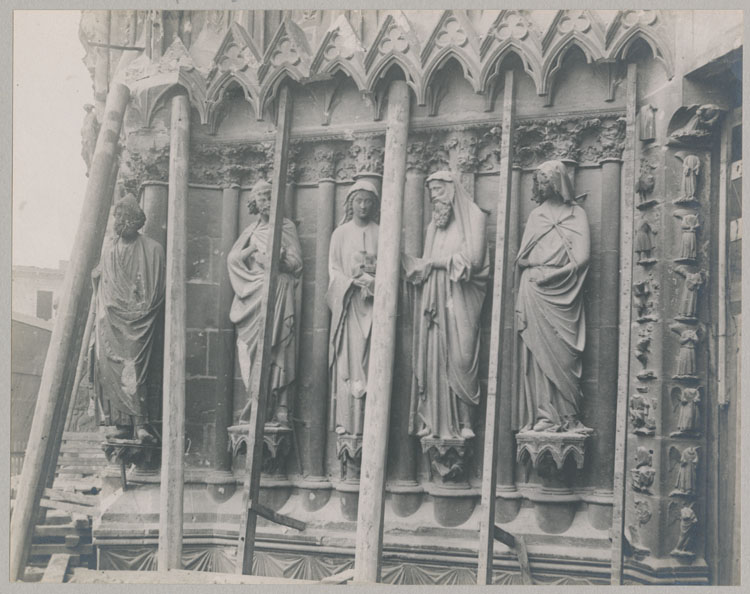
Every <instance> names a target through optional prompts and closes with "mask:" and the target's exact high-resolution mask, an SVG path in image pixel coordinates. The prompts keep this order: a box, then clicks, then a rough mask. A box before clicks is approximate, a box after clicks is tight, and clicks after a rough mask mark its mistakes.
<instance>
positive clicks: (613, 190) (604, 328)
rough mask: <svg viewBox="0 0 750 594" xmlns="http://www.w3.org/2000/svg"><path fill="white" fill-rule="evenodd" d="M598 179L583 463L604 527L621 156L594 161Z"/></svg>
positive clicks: (612, 420)
mask: <svg viewBox="0 0 750 594" xmlns="http://www.w3.org/2000/svg"><path fill="white" fill-rule="evenodd" d="M600 165H601V176H602V177H601V179H602V192H601V196H602V199H601V200H602V202H601V221H600V228H601V248H600V252H599V253H600V256H599V257H600V262H601V270H600V274H599V283H598V284H599V290H598V295H597V300H598V303H599V311H600V312H601V315H600V326H599V345H598V346H599V348H598V351H599V352H598V366H599V369H598V372H597V377H596V381H597V384H596V385H597V397H596V405H595V406H592V407H590V408H589V410H588V416H587V419H588V420H589V424H590V425H591V426H593V427H596V428H597V432H596V434H594V435H593V436H592V437H591V439H590V440H589V444H588V446H587V448H588V456H589V459H588V462H587V464H588V466H589V468H590V469H591V474H590V475H589V485H592V486H593V487H594V492H593V493H592V494H591V495H586V496H584V500H585V501H586V503H587V504H588V510H589V521H590V522H591V523H592V525H593V526H594V527H595V528H598V529H599V530H605V529H607V528H609V526H610V525H611V523H612V507H611V502H612V480H613V473H612V469H613V468H614V461H615V458H614V451H615V439H614V438H615V431H616V426H617V423H616V420H617V374H616V373H614V370H615V369H617V361H618V344H619V317H620V307H619V293H620V291H619V286H620V216H619V215H620V186H621V183H620V178H621V171H622V160H621V159H620V158H618V157H616V156H614V155H612V156H609V157H606V158H605V159H603V160H602V161H601V162H600Z"/></svg>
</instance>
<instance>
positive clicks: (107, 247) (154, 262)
mask: <svg viewBox="0 0 750 594" xmlns="http://www.w3.org/2000/svg"><path fill="white" fill-rule="evenodd" d="M145 222H146V215H145V214H144V212H143V211H142V210H141V207H140V206H139V205H138V201H137V200H136V199H135V197H134V196H132V195H131V194H129V195H127V196H126V197H125V198H123V199H122V200H120V201H119V202H117V204H116V205H115V208H114V231H115V236H114V237H112V238H109V239H108V240H107V241H105V243H104V247H103V249H102V255H101V260H100V263H99V266H98V267H97V269H96V270H95V271H94V275H93V276H94V290H95V300H96V306H95V307H96V318H95V322H94V324H95V327H94V331H93V332H92V344H91V347H90V348H91V351H90V354H89V360H90V361H92V362H93V366H92V369H91V371H92V372H93V381H92V383H93V385H94V386H95V387H96V393H97V404H98V406H97V410H98V412H99V422H100V424H102V425H105V426H108V427H110V429H109V430H108V431H107V437H109V438H126V439H127V438H131V437H132V438H133V439H135V440H137V441H140V442H143V443H146V442H155V441H156V438H155V436H154V434H153V433H152V429H151V428H150V424H149V422H150V421H153V420H154V419H150V418H149V412H150V410H152V409H151V408H150V406H149V405H150V404H152V403H151V402H149V400H150V396H151V397H153V396H152V395H150V394H149V393H148V384H147V373H148V367H149V361H150V360H151V355H152V350H153V347H154V337H155V335H156V331H157V330H156V327H157V320H158V318H159V315H160V313H161V310H162V307H163V305H164V291H165V268H164V249H163V248H162V246H161V244H159V243H158V242H157V241H154V240H153V239H151V238H150V237H146V236H144V235H142V234H140V233H139V232H138V230H139V229H140V228H141V227H143V225H144V224H145Z"/></svg>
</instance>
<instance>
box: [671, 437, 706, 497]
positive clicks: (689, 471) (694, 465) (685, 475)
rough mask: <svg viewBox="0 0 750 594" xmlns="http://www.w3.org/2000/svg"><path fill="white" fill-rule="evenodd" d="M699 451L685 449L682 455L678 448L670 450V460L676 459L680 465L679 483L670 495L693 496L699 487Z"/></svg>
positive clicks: (678, 470)
mask: <svg viewBox="0 0 750 594" xmlns="http://www.w3.org/2000/svg"><path fill="white" fill-rule="evenodd" d="M698 449H699V448H697V447H690V448H685V449H684V450H683V451H682V454H680V453H679V451H678V450H677V448H672V449H671V450H670V453H669V455H670V458H676V460H675V463H676V464H679V467H678V469H677V481H676V483H675V488H674V490H673V491H672V493H670V495H693V494H694V493H695V489H696V487H697V485H698V480H697V476H698Z"/></svg>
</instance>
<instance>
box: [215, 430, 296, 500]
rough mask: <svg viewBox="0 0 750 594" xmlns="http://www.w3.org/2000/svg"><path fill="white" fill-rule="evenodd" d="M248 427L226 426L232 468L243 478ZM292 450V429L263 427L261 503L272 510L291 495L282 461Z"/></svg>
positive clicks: (290, 486)
mask: <svg viewBox="0 0 750 594" xmlns="http://www.w3.org/2000/svg"><path fill="white" fill-rule="evenodd" d="M249 432H250V425H249V424H248V423H240V424H238V425H232V426H230V427H227V433H228V434H229V440H230V448H231V449H232V468H234V469H235V471H236V472H239V473H240V475H241V476H243V477H244V476H245V474H246V469H245V456H247V447H248V437H249ZM291 449H292V429H290V428H289V427H285V426H283V425H277V424H271V423H266V425H265V427H264V428H263V462H262V466H261V472H262V474H261V478H260V498H261V502H262V503H263V504H264V505H266V506H267V507H269V508H271V509H272V510H274V511H278V510H279V509H281V507H282V506H283V505H284V503H286V501H287V499H289V496H290V495H291V493H292V484H291V483H290V482H289V478H288V477H287V475H286V470H285V466H286V458H287V455H288V454H289V452H290V451H291Z"/></svg>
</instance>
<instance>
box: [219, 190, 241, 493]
mask: <svg viewBox="0 0 750 594" xmlns="http://www.w3.org/2000/svg"><path fill="white" fill-rule="evenodd" d="M239 204H240V187H239V185H237V184H231V185H230V186H229V187H227V188H224V189H223V191H222V195H221V247H220V248H219V249H220V251H221V254H220V257H219V261H220V262H221V264H222V266H221V273H220V276H219V301H218V303H217V307H218V315H217V320H218V321H219V323H218V332H219V336H218V339H217V341H216V348H217V352H216V412H215V416H214V477H215V479H216V480H217V481H219V480H220V481H222V482H225V481H226V479H228V478H231V477H232V454H231V451H230V447H229V434H228V433H227V428H228V427H230V426H231V425H232V412H233V407H234V356H235V351H236V347H235V331H234V324H232V322H231V321H230V320H229V309H230V308H231V306H232V300H233V299H234V290H233V289H232V285H231V283H230V281H229V271H228V270H227V267H226V259H227V255H228V254H229V251H230V250H231V249H232V246H233V245H234V242H235V241H236V240H237V235H238V229H237V227H238V222H239ZM219 488H223V489H224V490H223V491H222V492H221V493H219V492H218V491H217V492H216V493H215V495H221V496H222V498H223V497H224V496H227V495H229V494H230V493H228V492H227V491H226V486H224V487H219ZM231 492H234V489H233V488H232V489H231Z"/></svg>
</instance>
